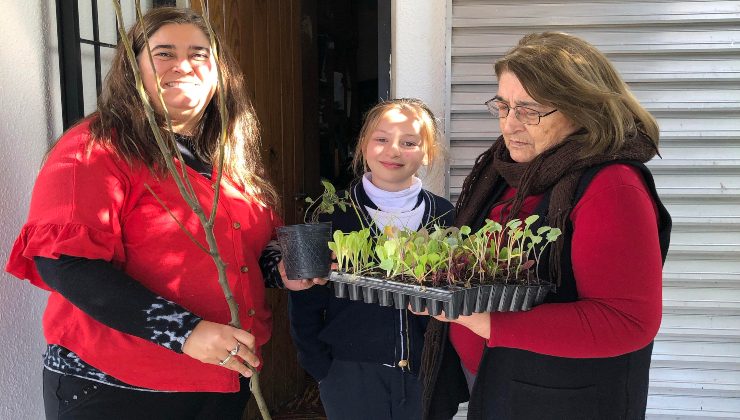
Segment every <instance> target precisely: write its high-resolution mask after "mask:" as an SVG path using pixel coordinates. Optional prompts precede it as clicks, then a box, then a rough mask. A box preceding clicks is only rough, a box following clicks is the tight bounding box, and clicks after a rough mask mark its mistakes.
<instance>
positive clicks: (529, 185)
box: [455, 131, 657, 285]
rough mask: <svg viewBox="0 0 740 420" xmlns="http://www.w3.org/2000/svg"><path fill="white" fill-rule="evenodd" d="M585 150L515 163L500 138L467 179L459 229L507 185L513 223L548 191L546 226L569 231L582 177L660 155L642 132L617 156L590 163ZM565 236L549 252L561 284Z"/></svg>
mask: <svg viewBox="0 0 740 420" xmlns="http://www.w3.org/2000/svg"><path fill="white" fill-rule="evenodd" d="M581 149H582V146H581V144H580V143H579V142H578V141H574V140H573V139H571V138H568V139H566V140H565V141H563V142H562V143H560V144H559V145H558V146H556V147H553V148H551V149H549V150H546V151H544V152H542V153H541V154H539V155H538V156H537V157H535V158H534V160H532V161H531V162H528V163H517V162H514V161H513V160H512V159H511V156H510V155H509V151H508V150H507V149H506V145H505V144H504V139H503V136H501V137H499V138H498V139H497V140H496V141H495V142H494V143H493V145H492V146H491V148H490V149H488V150H487V151H486V152H484V153H483V154H482V155H481V156H479V157H478V159H476V163H475V166H474V167H473V170H472V171H471V175H470V176H468V178H466V179H465V182H464V183H463V187H462V193H461V194H460V198H459V199H458V201H457V217H456V218H455V225H456V226H462V225H466V224H467V225H470V224H471V223H474V222H475V218H476V217H477V215H479V214H480V213H481V212H482V211H484V210H489V209H483V206H485V204H486V203H487V201H488V198H489V197H490V196H489V194H490V191H491V189H492V187H493V186H494V185H496V183H497V182H501V180H502V179H503V181H504V182H506V184H507V185H509V186H510V187H512V188H516V189H517V192H516V195H515V196H514V198H513V199H512V200H511V209H510V211H509V212H508V214H509V216H508V219H511V218H515V217H516V215H517V214H518V213H519V211H520V210H521V207H522V204H523V203H524V198H525V197H527V196H530V195H537V194H542V193H544V192H546V191H548V190H550V189H552V193H551V195H550V205H549V207H548V209H547V214H546V216H547V220H548V225H549V226H552V227H556V228H559V229H560V230H561V231H562V232H563V233H565V230H566V221H567V219H568V216H569V215H570V212H571V210H572V209H573V206H574V205H575V203H574V202H573V200H574V199H575V193H576V188H577V187H578V182H579V180H580V179H581V175H582V174H583V172H584V171H585V170H586V169H588V168H590V167H592V166H596V165H599V164H601V163H604V162H609V161H614V160H635V161H638V162H642V163H645V162H647V161H649V160H650V159H652V158H653V157H654V156H655V155H656V154H657V148H656V146H655V144H654V143H653V141H652V140H650V138H649V137H648V136H647V135H646V134H644V133H643V132H642V131H638V132H637V134H636V135H633V136H631V137H630V138H628V139H627V141H626V142H625V143H624V147H622V148H621V149H620V150H618V151H617V152H616V153H613V154H609V155H597V156H593V157H589V158H585V159H584V158H581V157H579V153H580V151H581ZM564 236H565V235H562V236H560V238H559V239H558V240H557V242H556V243H555V244H554V245H555V246H554V247H553V249H552V250H551V252H550V275H551V276H550V278H551V279H553V280H555V281H556V282H557V284H558V285H559V284H560V255H561V254H562V250H563V242H564Z"/></svg>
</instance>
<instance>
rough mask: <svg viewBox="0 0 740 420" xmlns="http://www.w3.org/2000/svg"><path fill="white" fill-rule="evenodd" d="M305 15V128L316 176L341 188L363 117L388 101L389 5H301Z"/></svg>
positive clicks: (373, 0)
mask: <svg viewBox="0 0 740 420" xmlns="http://www.w3.org/2000/svg"><path fill="white" fill-rule="evenodd" d="M303 12H304V22H303V23H304V25H305V26H304V28H303V30H304V37H305V38H306V43H305V44H304V45H303V46H304V52H303V54H304V79H303V81H304V101H305V102H304V106H305V108H304V109H305V111H306V113H305V114H304V127H305V131H306V133H307V135H308V133H310V132H312V131H313V132H314V133H315V135H316V136H317V138H316V139H314V141H315V142H316V143H317V144H318V156H317V159H316V162H318V163H319V167H318V168H317V169H318V170H317V172H318V174H319V175H320V176H321V177H322V178H326V179H328V180H330V181H332V182H333V183H334V184H335V185H336V186H337V187H339V188H342V187H345V186H347V185H348V184H349V182H350V181H351V180H352V179H353V178H354V175H353V174H352V170H351V168H350V165H351V162H352V158H353V157H354V149H355V145H356V144H357V136H358V134H359V131H360V128H361V125H362V117H363V115H364V114H365V112H367V110H368V109H369V108H370V107H372V106H373V105H375V104H376V103H377V102H378V101H379V100H381V99H387V98H388V96H389V90H390V45H391V37H390V0H353V1H350V0H304V2H303ZM309 24H310V26H308V25H309ZM309 28H310V29H309ZM307 30H309V32H310V34H311V35H313V36H311V37H310V38H311V39H310V40H309V39H308V36H307V33H306V31H307ZM312 124H315V126H314V127H312ZM307 142H309V143H310V142H311V139H307ZM317 187H318V186H317ZM308 190H309V191H307V192H309V193H312V192H314V188H311V187H309V188H308Z"/></svg>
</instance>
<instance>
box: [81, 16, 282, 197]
mask: <svg viewBox="0 0 740 420" xmlns="http://www.w3.org/2000/svg"><path fill="white" fill-rule="evenodd" d="M168 24H177V25H184V24H192V25H195V26H197V27H198V28H199V29H200V30H201V31H202V32H203V34H204V35H205V36H206V37H207V38H208V39H209V40H210V36H209V33H208V29H207V27H206V24H205V21H204V20H203V17H202V16H201V15H199V14H198V13H196V12H194V11H193V10H191V9H185V8H182V9H181V8H174V7H159V8H155V9H152V10H150V11H149V12H148V13H146V14H145V15H144V18H143V25H141V24H140V23H139V22H138V21H137V22H136V23H135V24H134V25H133V26H132V27H131V29H129V31H128V36H129V39H131V40H132V44H133V48H134V53H135V54H136V56H137V57H138V56H139V54H146V50H145V47H146V40H147V37H148V36H151V35H152V34H154V33H155V32H156V31H157V30H159V29H160V28H161V27H162V26H164V25H168ZM144 28H146V31H147V33H146V34H145V33H144ZM216 45H217V48H218V51H219V61H218V62H217V65H218V66H219V69H220V71H221V73H222V74H223V81H224V84H223V86H219V87H218V89H224V93H225V97H226V101H225V102H226V109H227V111H228V114H229V117H228V119H229V120H228V121H227V127H228V129H227V138H226V147H225V149H224V167H223V171H224V175H226V176H227V177H228V178H229V179H230V180H231V181H232V182H233V183H235V184H236V185H237V186H238V187H239V188H241V189H242V190H243V191H244V192H245V194H248V195H249V194H253V195H254V196H256V197H257V198H258V199H259V200H260V201H261V202H262V203H263V204H265V205H266V206H271V207H276V208H279V204H280V200H279V198H278V194H277V191H276V190H275V188H274V187H273V185H272V184H271V183H270V182H269V181H268V180H267V178H266V176H265V171H264V167H263V165H262V160H261V156H260V146H261V142H260V136H259V124H258V122H257V116H256V114H255V111H254V107H253V106H252V101H251V99H250V97H249V94H248V92H247V89H246V82H245V80H244V74H243V73H242V71H241V69H240V68H239V63H238V62H237V61H236V59H235V58H234V57H233V55H232V54H231V52H230V51H229V50H228V49H227V48H225V47H224V44H223V43H222V42H221V40H220V39H219V38H218V35H217V36H216ZM217 98H218V92H216V94H214V96H213V99H212V100H211V102H210V103H209V104H208V105H207V106H206V108H205V110H204V111H203V115H202V117H201V119H200V121H199V123H198V126H197V127H196V128H195V131H194V133H193V134H194V136H193V142H194V145H195V149H196V154H197V155H198V157H200V158H201V159H203V160H205V161H206V162H210V163H211V164H213V165H215V163H216V162H217V159H218V144H219V140H220V135H221V116H220V113H219V106H220V104H219V101H218V99H217ZM157 120H158V123H159V126H160V127H161V128H163V129H164V128H165V125H166V124H165V121H164V116H163V115H157ZM90 129H91V131H92V134H93V135H92V141H93V142H95V143H100V144H105V145H108V146H111V147H112V149H113V150H115V151H116V152H117V153H118V154H120V155H121V156H122V157H123V158H124V159H126V160H127V161H128V162H129V163H131V164H133V163H135V162H140V163H143V164H145V165H146V166H147V167H149V168H150V169H153V170H156V171H157V173H159V174H162V175H166V171H167V169H166V167H165V163H164V156H163V155H162V152H161V151H160V150H159V148H158V147H157V144H156V141H155V139H154V135H153V134H152V131H151V128H150V127H149V124H148V123H147V118H146V114H145V112H144V106H143V105H142V104H141V99H139V95H138V92H137V91H136V84H135V82H134V74H133V69H132V68H131V65H130V64H129V62H128V59H127V58H126V51H125V49H124V47H123V45H122V43H119V45H118V47H117V48H116V52H115V55H114V57H113V61H112V63H111V68H110V71H109V72H108V75H107V76H106V79H105V83H104V85H103V89H102V92H101V94H100V98H99V99H98V109H97V111H95V112H94V113H93V114H92V121H91V123H90ZM113 133H115V134H113Z"/></svg>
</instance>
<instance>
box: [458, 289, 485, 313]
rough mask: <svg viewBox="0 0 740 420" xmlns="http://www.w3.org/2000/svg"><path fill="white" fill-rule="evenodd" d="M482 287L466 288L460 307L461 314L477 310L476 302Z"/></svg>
mask: <svg viewBox="0 0 740 420" xmlns="http://www.w3.org/2000/svg"><path fill="white" fill-rule="evenodd" d="M479 290H480V287H471V288H469V289H465V293H464V294H463V301H462V308H460V314H462V315H465V316H468V315H470V314H472V313H473V312H474V311H475V303H476V301H477V300H478V291H479Z"/></svg>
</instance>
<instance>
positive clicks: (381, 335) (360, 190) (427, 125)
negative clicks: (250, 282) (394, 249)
mask: <svg viewBox="0 0 740 420" xmlns="http://www.w3.org/2000/svg"><path fill="white" fill-rule="evenodd" d="M438 139H439V129H438V127H437V124H436V122H435V119H434V116H433V115H432V112H431V111H430V110H429V108H428V107H427V106H426V105H425V104H424V103H423V102H421V101H420V100H418V99H394V100H390V101H385V102H381V103H380V104H378V105H376V106H375V107H373V108H372V109H371V110H370V111H369V112H368V113H367V115H366V117H365V124H364V126H363V128H362V130H361V132H360V138H359V141H358V144H357V148H356V150H355V159H354V162H353V163H354V167H355V171H356V172H358V173H362V172H364V174H363V175H362V177H361V179H360V180H359V181H357V182H355V183H353V184H352V185H351V186H350V189H349V193H350V198H351V199H352V201H353V202H354V204H355V205H356V206H357V208H358V211H359V214H360V216H361V218H362V219H364V220H360V219H359V218H358V217H357V213H355V211H354V210H353V209H347V211H346V212H341V211H340V212H335V214H333V215H331V216H330V217H327V218H326V220H327V221H331V222H332V224H333V228H334V229H339V230H342V231H343V232H349V231H353V230H359V229H361V228H362V227H363V226H370V227H371V229H372V230H373V234H374V235H377V234H378V233H379V232H381V231H382V230H383V229H384V228H385V226H387V225H393V226H396V227H398V228H406V229H414V230H417V229H419V228H421V227H422V226H428V225H431V224H434V223H437V224H440V225H449V224H451V223H452V219H453V208H452V205H451V204H450V202H449V201H447V200H445V199H444V198H441V197H438V196H436V195H434V194H432V193H430V192H428V191H426V190H424V189H422V187H421V180H420V179H419V178H417V177H416V172H417V171H418V170H419V168H420V167H421V166H422V165H427V164H431V163H432V162H433V161H434V158H435V156H436V155H437V154H438V150H439V148H440V146H439V143H438ZM290 321H291V333H292V335H293V339H294V341H295V344H296V346H297V348H298V358H299V361H300V363H301V365H302V366H303V367H304V368H305V369H306V370H307V371H308V373H310V374H311V375H312V376H313V377H314V378H315V379H316V380H317V381H319V390H320V392H321V401H322V402H323V404H324V408H325V410H326V414H327V415H328V417H329V418H330V419H348V418H359V419H403V420H408V419H418V418H420V416H421V410H420V407H421V399H420V398H421V394H420V390H421V389H420V383H419V380H418V372H419V363H420V360H421V351H422V347H423V345H424V331H425V328H426V323H427V321H426V320H425V319H424V317H420V316H416V315H413V314H412V313H410V312H409V311H408V310H406V309H403V310H398V309H394V308H389V307H381V306H378V305H376V304H365V303H362V302H356V301H350V300H348V299H337V298H335V297H334V295H333V293H332V290H331V288H330V287H328V286H317V287H313V288H311V289H309V290H305V291H301V292H292V293H291V296H290Z"/></svg>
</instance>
